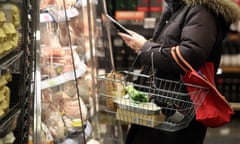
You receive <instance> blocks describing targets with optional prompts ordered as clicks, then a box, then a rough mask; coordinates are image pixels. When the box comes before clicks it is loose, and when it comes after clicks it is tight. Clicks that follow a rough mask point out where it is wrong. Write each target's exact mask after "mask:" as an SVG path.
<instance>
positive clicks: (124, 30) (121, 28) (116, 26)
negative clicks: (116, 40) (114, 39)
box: [106, 14, 131, 35]
mask: <svg viewBox="0 0 240 144" xmlns="http://www.w3.org/2000/svg"><path fill="white" fill-rule="evenodd" d="M106 17H107V18H108V19H109V20H110V21H111V22H112V24H113V25H114V27H115V28H116V29H117V30H118V31H119V32H122V33H126V34H129V35H131V34H130V33H129V32H128V31H127V29H126V28H125V27H124V26H123V25H121V24H120V23H119V22H118V21H116V20H115V19H114V18H112V17H111V16H110V15H108V14H106Z"/></svg>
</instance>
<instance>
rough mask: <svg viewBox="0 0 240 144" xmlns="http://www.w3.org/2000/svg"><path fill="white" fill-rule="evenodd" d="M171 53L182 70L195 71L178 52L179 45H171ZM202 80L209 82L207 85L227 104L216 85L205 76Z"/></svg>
mask: <svg viewBox="0 0 240 144" xmlns="http://www.w3.org/2000/svg"><path fill="white" fill-rule="evenodd" d="M171 55H172V57H173V59H174V60H175V62H176V63H177V64H178V65H179V67H181V68H182V70H184V71H185V72H189V71H195V70H194V69H193V67H192V66H191V65H190V64H189V63H188V62H187V61H186V60H185V59H184V58H183V56H182V54H181V52H180V50H179V46H176V47H173V48H172V49H171ZM178 58H179V59H180V60H179V59H178ZM182 63H183V64H184V65H185V66H183V64H182ZM186 67H187V68H188V69H187V68H186ZM204 80H205V82H206V83H208V84H209V86H211V88H212V89H213V90H214V91H216V93H218V96H219V97H220V98H221V99H222V100H223V101H224V102H225V103H226V104H228V105H229V103H228V101H227V100H226V99H225V97H224V96H223V95H222V94H221V93H220V92H219V91H218V89H217V88H216V86H215V85H213V84H212V83H211V82H210V81H209V80H208V79H205V78H204ZM229 107H230V105H229Z"/></svg>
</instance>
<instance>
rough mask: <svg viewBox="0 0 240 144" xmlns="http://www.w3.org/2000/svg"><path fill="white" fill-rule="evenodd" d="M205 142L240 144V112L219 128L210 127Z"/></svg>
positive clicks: (206, 143)
mask: <svg viewBox="0 0 240 144" xmlns="http://www.w3.org/2000/svg"><path fill="white" fill-rule="evenodd" d="M204 144H240V112H236V114H235V115H234V116H233V118H232V120H231V122H230V123H229V124H226V125H224V126H221V127H219V128H208V132H207V135H206V139H205V142H204Z"/></svg>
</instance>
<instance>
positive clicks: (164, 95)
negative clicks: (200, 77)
mask: <svg viewBox="0 0 240 144" xmlns="http://www.w3.org/2000/svg"><path fill="white" fill-rule="evenodd" d="M123 74H124V75H125V76H126V77H125V79H118V80H116V79H111V78H107V77H106V76H107V74H106V75H102V76H99V77H97V79H98V80H102V81H108V82H109V81H114V83H119V85H120V86H123V87H125V90H126V93H124V92H123V93H121V94H120V95H119V93H118V94H117V93H116V92H112V93H109V92H107V91H106V89H104V88H102V89H101V90H99V91H98V92H99V97H100V98H105V99H106V98H111V100H112V102H113V103H115V104H116V106H117V107H116V111H112V112H114V113H116V118H117V119H118V120H120V121H124V122H128V123H134V124H139V125H143V126H148V127H152V128H156V129H161V130H165V131H177V130H180V129H182V128H185V127H187V126H188V124H189V123H190V122H191V121H192V119H193V118H194V116H195V111H196V110H197V108H198V107H199V106H201V104H202V102H203V100H204V98H205V95H206V92H207V91H208V89H207V88H205V87H201V86H197V85H192V84H186V83H183V82H182V81H173V80H167V79H162V78H157V77H152V76H149V75H143V74H139V73H134V72H129V71H124V72H123ZM135 78H138V79H139V78H143V79H144V81H145V84H139V83H135V81H134V79H135ZM130 86H131V87H130ZM186 86H187V87H192V88H194V89H195V91H194V92H192V93H191V97H190V96H189V95H190V94H189V92H188V91H187V89H186ZM130 88H131V90H130ZM106 108H107V107H106ZM106 110H108V111H109V110H110V111H111V109H108V108H107V109H106Z"/></svg>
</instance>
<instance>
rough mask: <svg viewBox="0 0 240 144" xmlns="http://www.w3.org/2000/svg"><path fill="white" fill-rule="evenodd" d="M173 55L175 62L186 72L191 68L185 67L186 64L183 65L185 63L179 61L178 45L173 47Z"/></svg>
mask: <svg viewBox="0 0 240 144" xmlns="http://www.w3.org/2000/svg"><path fill="white" fill-rule="evenodd" d="M171 55H172V57H173V59H174V60H175V62H176V63H177V64H178V66H179V67H180V68H181V69H182V70H183V71H184V72H185V73H187V72H188V71H189V70H188V69H187V68H185V66H183V64H182V63H181V62H180V61H179V59H178V57H177V55H176V47H172V49H171Z"/></svg>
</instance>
